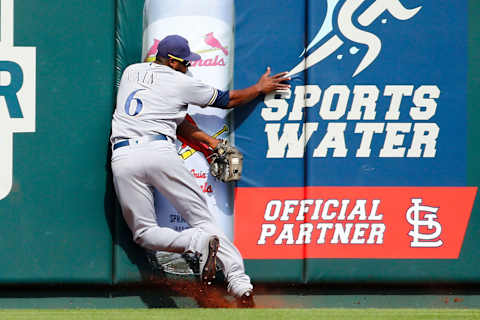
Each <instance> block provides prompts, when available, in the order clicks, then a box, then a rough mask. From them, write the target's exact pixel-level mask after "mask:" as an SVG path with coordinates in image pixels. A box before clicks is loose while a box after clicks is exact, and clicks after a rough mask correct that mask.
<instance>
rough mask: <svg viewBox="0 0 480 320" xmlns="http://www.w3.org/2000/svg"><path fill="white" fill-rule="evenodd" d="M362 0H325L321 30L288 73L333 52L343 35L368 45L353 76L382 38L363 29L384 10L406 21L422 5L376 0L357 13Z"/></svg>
mask: <svg viewBox="0 0 480 320" xmlns="http://www.w3.org/2000/svg"><path fill="white" fill-rule="evenodd" d="M365 1H366V0H345V1H344V2H343V4H342V5H341V1H340V0H327V14H326V17H325V20H324V21H323V24H322V26H321V27H320V30H319V31H318V32H317V34H316V35H315V37H314V38H313V40H312V41H311V42H310V44H309V45H308V46H307V48H305V50H304V52H303V53H302V54H301V55H300V56H305V57H304V59H303V60H302V61H301V62H300V63H299V64H298V65H297V66H295V67H294V68H293V69H292V70H291V71H290V72H289V74H288V76H291V75H294V74H297V73H299V72H302V71H303V70H306V69H308V68H310V67H312V66H314V65H315V64H317V63H319V62H321V61H323V60H324V59H325V58H327V57H329V56H330V55H332V54H334V53H335V52H336V51H337V50H338V49H339V48H340V47H341V46H343V45H344V44H345V43H344V40H342V37H343V38H345V39H348V40H350V41H352V42H355V43H358V44H361V45H365V46H366V47H367V52H366V54H365V56H364V57H363V59H362V61H361V62H360V64H359V65H358V67H357V69H356V70H355V72H354V73H353V75H352V78H354V77H355V76H357V75H358V74H359V73H360V72H362V71H363V70H365V69H366V68H367V67H368V66H370V65H371V64H372V63H373V62H374V61H375V59H376V58H377V57H378V55H379V54H380V51H381V49H382V41H381V40H380V38H379V37H378V36H377V35H375V34H373V33H371V32H368V31H367V30H366V28H367V27H368V26H370V25H371V24H372V23H373V22H374V21H375V20H376V19H378V18H379V17H380V15H382V14H383V13H384V12H388V13H390V14H391V15H392V16H393V18H395V19H398V20H408V19H411V18H412V17H413V16H415V15H416V14H417V13H418V12H419V11H420V9H421V8H422V7H421V6H419V7H416V8H412V9H408V8H405V7H404V6H403V4H402V3H401V2H400V0H375V1H374V2H373V3H372V4H371V5H370V6H368V7H367V8H366V9H365V10H364V11H363V12H361V13H360V15H358V14H357V10H358V9H359V8H360V6H362V4H363V3H364V2H365ZM337 7H340V8H339V9H338V11H337V10H336V8H337ZM334 12H338V15H337V17H334ZM357 15H358V18H356V21H353V17H354V16H355V17H357ZM334 19H336V22H337V24H338V31H339V33H340V34H341V36H340V35H338V34H336V33H335V32H334V29H333V25H334V22H335V20H334ZM387 21H388V20H387V19H382V21H381V22H382V23H383V24H386V23H387ZM356 25H360V26H361V28H358V27H357V26H356ZM320 42H322V45H320V47H318V48H317V49H316V50H314V51H313V52H311V53H309V51H310V50H311V49H312V48H313V47H314V46H315V45H317V44H318V43H320ZM359 51H360V49H359V48H357V47H356V46H352V47H351V48H350V49H349V53H350V54H352V55H354V54H357V53H358V52H359ZM307 54H308V55H307ZM342 58H343V55H342V54H338V55H337V59H338V60H341V59H342Z"/></svg>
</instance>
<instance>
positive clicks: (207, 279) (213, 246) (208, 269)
mask: <svg viewBox="0 0 480 320" xmlns="http://www.w3.org/2000/svg"><path fill="white" fill-rule="evenodd" d="M219 246H220V240H219V239H218V237H217V236H210V237H208V242H207V245H206V246H205V247H204V248H202V252H201V255H200V261H199V264H200V280H201V283H202V284H203V285H211V284H212V281H213V280H214V279H215V274H216V273H217V252H218V247H219Z"/></svg>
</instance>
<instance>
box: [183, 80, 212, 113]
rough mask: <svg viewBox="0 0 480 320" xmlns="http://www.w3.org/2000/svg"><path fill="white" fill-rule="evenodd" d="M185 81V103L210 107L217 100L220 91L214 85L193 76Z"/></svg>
mask: <svg viewBox="0 0 480 320" xmlns="http://www.w3.org/2000/svg"><path fill="white" fill-rule="evenodd" d="M185 82H186V83H185V84H184V88H182V93H183V97H184V100H185V103H187V104H194V105H197V106H200V107H208V106H211V105H213V104H214V103H215V101H216V100H217V97H218V94H219V91H218V90H217V89H215V88H214V87H212V86H209V85H207V84H205V83H203V82H202V81H200V80H196V79H193V78H189V79H187V81H185Z"/></svg>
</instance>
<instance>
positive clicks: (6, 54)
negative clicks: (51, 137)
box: [0, 0, 36, 200]
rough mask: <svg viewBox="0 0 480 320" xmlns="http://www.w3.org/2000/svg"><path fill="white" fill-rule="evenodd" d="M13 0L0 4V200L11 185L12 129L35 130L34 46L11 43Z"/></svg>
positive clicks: (17, 130) (20, 130) (15, 130)
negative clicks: (16, 45) (20, 45)
mask: <svg viewBox="0 0 480 320" xmlns="http://www.w3.org/2000/svg"><path fill="white" fill-rule="evenodd" d="M13 3H14V0H1V4H0V12H1V13H0V14H1V16H0V28H1V30H0V36H1V38H0V152H1V154H2V156H1V157H0V200H1V199H3V198H5V197H6V196H7V195H8V194H9V193H10V190H11V189H12V181H13V133H16V132H35V68H36V54H35V53H36V48H35V47H14V42H13V34H14V23H13V17H14V14H13V12H14V11H13Z"/></svg>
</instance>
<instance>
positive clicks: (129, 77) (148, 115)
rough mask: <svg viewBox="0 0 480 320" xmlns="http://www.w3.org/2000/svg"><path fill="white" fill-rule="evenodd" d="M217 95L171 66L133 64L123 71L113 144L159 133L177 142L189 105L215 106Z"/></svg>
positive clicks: (113, 127) (114, 121) (213, 89)
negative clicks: (177, 132) (180, 125)
mask: <svg viewBox="0 0 480 320" xmlns="http://www.w3.org/2000/svg"><path fill="white" fill-rule="evenodd" d="M217 94H218V92H217V90H216V89H215V88H213V87H211V86H209V85H206V84H204V83H203V82H201V81H199V80H195V79H194V78H191V77H189V76H187V75H185V74H183V73H181V72H179V71H176V70H173V69H172V68H170V67H168V66H165V65H160V64H156V63H153V62H151V63H138V64H133V65H131V66H129V67H127V68H126V69H125V71H124V72H123V75H122V79H121V81H120V87H119V88H118V94H117V106H116V109H115V113H114V115H113V120H112V136H111V142H112V143H116V142H118V141H119V140H122V139H130V138H134V137H142V136H146V135H154V134H158V133H162V134H164V135H166V136H169V137H172V138H173V139H174V140H175V139H176V130H177V125H178V124H180V123H181V122H182V121H183V119H184V118H185V115H186V113H187V107H188V104H193V105H198V106H202V107H204V106H208V105H211V104H213V103H214V102H215V99H216V97H217Z"/></svg>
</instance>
